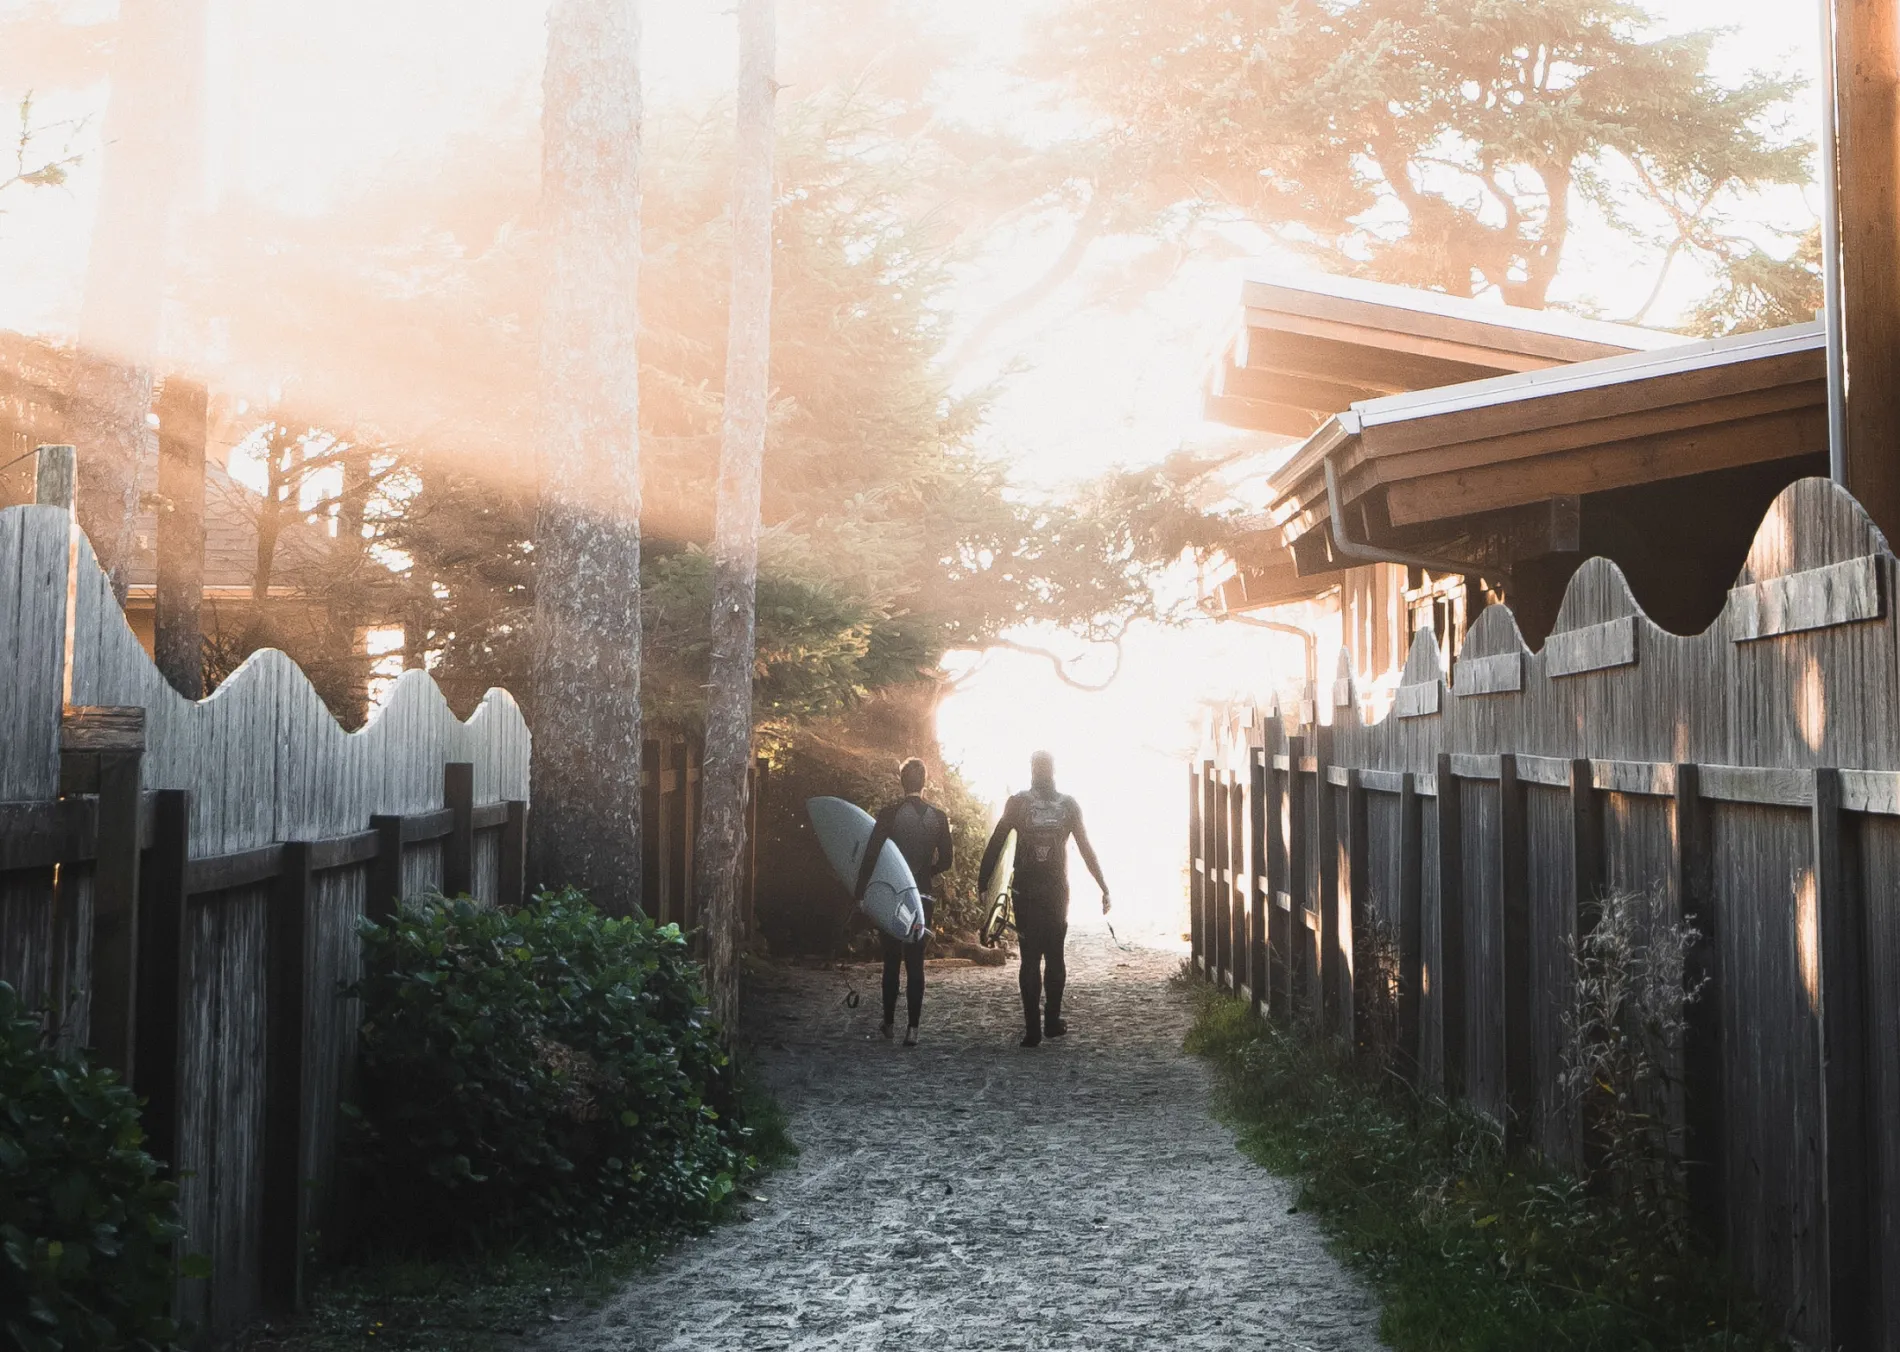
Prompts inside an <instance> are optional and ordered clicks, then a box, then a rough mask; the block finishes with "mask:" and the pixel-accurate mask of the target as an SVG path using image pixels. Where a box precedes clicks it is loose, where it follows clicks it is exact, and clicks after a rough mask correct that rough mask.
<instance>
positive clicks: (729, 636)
mask: <svg viewBox="0 0 1900 1352" xmlns="http://www.w3.org/2000/svg"><path fill="white" fill-rule="evenodd" d="M773 6H774V0H740V4H739V96H738V127H739V134H738V146H737V153H736V155H735V156H734V163H733V185H732V299H731V312H730V318H729V322H728V326H727V338H726V399H725V412H724V417H723V422H722V427H721V437H720V449H719V498H718V504H717V506H716V508H715V517H714V524H713V579H712V581H713V596H712V651H711V670H710V672H709V680H708V689H707V701H706V751H705V759H704V761H703V762H702V766H701V770H700V784H701V785H702V792H703V793H704V795H705V796H704V798H703V800H702V806H701V810H700V826H699V848H698V850H697V851H696V852H695V855H694V858H695V861H696V865H695V866H696V868H697V871H698V876H697V877H696V878H695V879H694V895H695V899H696V900H697V902H698V909H699V922H700V926H701V928H702V931H703V933H704V936H705V954H706V970H707V975H708V985H709V987H710V993H711V998H712V1001H713V1012H714V1014H715V1015H717V1016H719V1018H720V1020H721V1022H722V1023H723V1024H724V1025H725V1026H726V1027H728V1028H730V1027H732V1026H733V1018H734V1016H735V1015H736V1014H737V1012H738V1011H737V1002H738V970H737V963H736V953H735V941H736V940H737V938H738V934H739V926H740V920H741V918H740V915H739V878H740V861H741V859H742V858H743V856H744V853H745V848H746V830H745V809H746V771H747V768H748V767H749V766H750V764H751V761H752V674H753V672H752V669H753V664H754V662H755V660H756V652H755V648H756V638H755V634H756V624H757V610H758V604H757V597H758V587H759V488H760V481H761V478H762V477H763V474H764V464H765V423H766V415H767V402H768V396H769V393H770V389H769V380H770V374H771V360H770V358H771V348H772V149H773V138H774V135H775V122H776V116H775V114H776V103H777V97H778V82H777V80H776V78H775V76H774V56H775V49H776V47H777V41H776V35H775V32H774V19H775V15H774V13H773Z"/></svg>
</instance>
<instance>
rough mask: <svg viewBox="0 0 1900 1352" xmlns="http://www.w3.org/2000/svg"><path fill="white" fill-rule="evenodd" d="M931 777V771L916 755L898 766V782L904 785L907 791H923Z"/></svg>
mask: <svg viewBox="0 0 1900 1352" xmlns="http://www.w3.org/2000/svg"><path fill="white" fill-rule="evenodd" d="M929 778H930V771H929V770H928V769H927V768H926V767H925V765H924V763H923V762H922V761H920V760H918V759H917V758H916V757H915V756H912V757H911V758H910V759H909V760H907V761H905V762H904V763H903V764H902V765H900V766H898V767H897V782H898V783H899V784H902V785H903V786H904V792H905V793H921V792H922V791H923V787H924V781H925V780H927V779H929Z"/></svg>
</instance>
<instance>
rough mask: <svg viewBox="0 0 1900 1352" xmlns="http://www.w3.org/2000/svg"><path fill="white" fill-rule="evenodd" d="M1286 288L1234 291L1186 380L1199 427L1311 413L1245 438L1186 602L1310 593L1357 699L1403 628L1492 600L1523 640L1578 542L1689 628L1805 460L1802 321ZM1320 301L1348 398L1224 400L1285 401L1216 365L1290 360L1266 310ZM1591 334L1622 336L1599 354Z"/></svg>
mask: <svg viewBox="0 0 1900 1352" xmlns="http://www.w3.org/2000/svg"><path fill="white" fill-rule="evenodd" d="M1304 286H1305V284H1304V283H1302V286H1301V287H1300V288H1295V287H1289V286H1286V285H1271V286H1270V285H1267V284H1263V283H1249V284H1248V285H1247V288H1246V291H1245V293H1244V296H1243V299H1244V300H1245V301H1246V302H1247V303H1246V305H1245V307H1244V308H1245V312H1246V322H1247V336H1246V338H1245V340H1244V342H1243V341H1242V340H1239V339H1236V340H1234V341H1232V342H1230V343H1229V344H1228V345H1227V346H1226V348H1225V349H1224V351H1223V359H1222V361H1221V362H1220V363H1219V364H1218V366H1217V369H1216V371H1215V373H1214V374H1213V375H1212V376H1211V377H1210V379H1209V382H1208V395H1207V403H1208V410H1209V413H1210V415H1212V416H1215V417H1217V418H1222V419H1227V420H1231V421H1233V422H1235V423H1237V424H1241V425H1246V426H1251V427H1254V428H1257V429H1260V428H1265V427H1266V425H1267V424H1268V423H1269V422H1276V423H1277V424H1278V425H1279V426H1281V427H1292V426H1293V425H1294V420H1293V417H1294V414H1296V413H1297V414H1299V415H1301V416H1311V417H1313V418H1315V419H1316V421H1315V423H1314V426H1313V427H1312V429H1311V430H1310V431H1309V432H1308V433H1307V434H1306V435H1305V436H1304V438H1303V439H1302V440H1300V441H1299V442H1297V443H1295V444H1292V445H1280V446H1276V447H1263V448H1261V449H1260V450H1258V451H1256V452H1254V453H1253V462H1254V466H1255V474H1256V476H1257V479H1258V483H1257V484H1256V485H1254V487H1253V491H1252V493H1251V494H1250V495H1247V496H1250V498H1251V500H1253V501H1255V502H1258V503H1259V504H1260V511H1259V512H1258V514H1257V515H1256V516H1254V517H1253V518H1252V519H1251V521H1250V522H1249V523H1248V524H1249V525H1250V526H1251V527H1252V528H1251V529H1249V530H1247V531H1246V532H1245V534H1244V535H1242V536H1241V537H1240V538H1238V539H1237V540H1236V541H1235V543H1234V545H1233V547H1232V549H1231V551H1230V553H1231V557H1230V559H1229V563H1228V566H1227V568H1226V569H1225V570H1224V571H1223V572H1222V573H1219V574H1217V575H1216V576H1215V586H1214V587H1212V588H1211V589H1210V591H1209V595H1208V597H1207V602H1208V605H1209V608H1210V609H1212V610H1214V611H1216V612H1217V613H1222V614H1228V615H1235V614H1249V613H1261V612H1266V611H1271V610H1274V609H1276V608H1279V607H1283V606H1286V605H1289V604H1292V603H1296V602H1310V601H1312V600H1313V599H1315V598H1323V599H1325V600H1326V601H1327V602H1328V603H1330V604H1331V605H1334V606H1336V607H1337V609H1338V610H1339V612H1340V618H1341V626H1342V630H1343V636H1344V640H1345V647H1346V650H1347V652H1348V654H1349V656H1350V662H1351V666H1352V670H1353V673H1354V676H1355V680H1356V684H1357V688H1358V689H1359V690H1360V691H1361V692H1362V694H1363V695H1365V696H1366V698H1367V701H1368V703H1370V704H1372V705H1374V706H1378V705H1379V704H1380V703H1381V701H1382V700H1383V699H1384V698H1386V697H1389V694H1390V692H1391V690H1392V689H1394V688H1395V687H1396V685H1397V682H1398V672H1399V668H1400V667H1401V666H1402V665H1403V663H1404V661H1405V656H1406V653H1407V651H1408V650H1409V648H1410V645H1411V641H1412V638H1413V636H1414V635H1415V634H1417V633H1418V632H1419V631H1421V630H1424V629H1428V628H1429V629H1430V630H1431V631H1432V633H1433V634H1434V635H1435V636H1437V639H1438V642H1439V644H1440V646H1441V649H1442V651H1443V656H1444V659H1445V661H1446V663H1447V664H1449V661H1450V659H1451V657H1452V656H1453V655H1454V654H1455V652H1456V651H1457V648H1458V647H1459V645H1460V644H1461V643H1462V641H1463V636H1464V633H1465V631H1466V630H1467V628H1468V627H1469V625H1470V623H1471V622H1472V620H1474V619H1475V618H1476V615H1477V613H1478V612H1479V611H1480V610H1482V609H1483V607H1484V606H1485V605H1487V604H1489V603H1490V602H1492V601H1496V600H1508V601H1509V602H1510V604H1511V607H1512V610H1513V612H1514V613H1515V614H1516V616H1517V618H1518V623H1519V625H1520V626H1521V628H1522V629H1523V631H1524V634H1525V637H1526V639H1527V640H1528V641H1530V642H1531V643H1532V644H1536V643H1539V642H1541V641H1542V638H1543V635H1544V634H1545V633H1547V632H1548V631H1549V629H1550V626H1551V624H1552V622H1553V621H1554V620H1555V618H1556V609H1557V606H1558V604H1559V602H1560V601H1561V600H1562V597H1563V591H1564V586H1565V584H1566V583H1567V582H1568V581H1569V579H1570V577H1571V575H1572V574H1573V573H1574V572H1575V571H1576V570H1577V568H1578V567H1580V566H1581V565H1582V563H1583V561H1584V560H1585V559H1587V558H1589V557H1591V556H1592V555H1597V554H1601V555H1604V556H1606V557H1608V558H1610V559H1613V560H1614V561H1615V562H1617V563H1618V564H1619V565H1621V566H1622V568H1623V569H1624V572H1625V574H1626V575H1627V576H1628V577H1629V579H1630V582H1631V585H1632V587H1633V588H1634V589H1635V592H1636V594H1637V596H1638V598H1639V599H1640V600H1641V601H1642V604H1643V606H1644V608H1645V610H1646V611H1647V612H1648V613H1649V614H1650V615H1651V616H1652V617H1654V618H1655V619H1656V621H1657V622H1658V623H1660V624H1662V625H1664V626H1665V627H1668V628H1671V629H1673V630H1675V631H1677V632H1680V633H1695V632H1699V631H1700V630H1701V629H1702V628H1704V627H1705V626H1706V625H1708V624H1709V623H1710V622H1711V621H1712V620H1713V619H1714V618H1715V617H1716V615H1717V614H1719V612H1720V610H1721V607H1722V604H1723V602H1724V600H1725V598H1726V595H1727V588H1728V585H1729V583H1730V581H1731V580H1732V579H1733V577H1734V575H1735V571H1736V569H1737V568H1738V567H1739V566H1740V563H1741V560H1742V558H1743V556H1744V555H1745V554H1746V553H1747V550H1748V545H1749V542H1750V539H1751V538H1752V535H1753V531H1754V527H1755V525H1756V524H1757V523H1758V522H1759V521H1760V519H1761V516H1762V513H1763V511H1764V510H1765V509H1766V508H1767V506H1768V504H1769V503H1770V502H1771V501H1772V500H1773V499H1774V496H1775V495H1776V493H1778V492H1779V491H1780V490H1781V489H1783V488H1785V487H1786V486H1787V485H1789V484H1790V483H1793V482H1794V481H1795V480H1796V479H1799V478H1803V477H1807V476H1810V475H1816V474H1820V475H1825V474H1826V472H1827V409H1826V404H1827V372H1826V351H1825V338H1824V334H1823V331H1822V326H1821V325H1819V324H1818V323H1816V324H1804V325H1797V326H1793V327H1790V328H1784V329H1777V330H1773V331H1770V332H1766V333H1757V334H1745V335H1739V336H1736V337H1732V338H1724V339H1719V340H1715V341H1711V342H1702V343H1694V342H1688V341H1686V340H1684V339H1682V338H1681V337H1680V336H1678V335H1673V334H1656V333H1647V332H1644V331H1642V330H1632V329H1627V328H1623V327H1619V326H1614V325H1605V324H1594V323H1589V322H1588V321H1579V320H1575V319H1569V318H1565V317H1560V316H1553V315H1550V314H1548V313H1535V312H1520V311H1512V310H1510V309H1508V307H1503V306H1483V305H1479V304H1477V303H1475V302H1470V301H1459V300H1454V299H1452V298H1448V297H1443V296H1436V295H1431V296H1422V297H1418V298H1416V299H1415V300H1413V303H1412V304H1409V305H1408V304H1399V303H1398V302H1397V301H1396V300H1392V301H1388V302H1386V303H1384V304H1382V305H1375V304H1373V303H1372V300H1371V299H1370V297H1371V296H1372V295H1373V294H1375V293H1385V292H1391V291H1393V290H1396V288H1373V287H1371V286H1369V285H1368V284H1364V283H1357V284H1354V285H1353V287H1352V288H1351V290H1352V291H1353V293H1354V295H1353V296H1352V297H1351V298H1350V299H1342V297H1341V296H1340V295H1338V294H1335V293H1336V292H1341V291H1344V290H1345V288H1341V287H1339V286H1338V284H1337V283H1334V282H1328V283H1326V284H1325V289H1324V290H1320V291H1316V292H1315V293H1314V294H1313V296H1312V298H1309V297H1308V295H1307V293H1306V292H1305V291H1304V290H1303V288H1304ZM1402 294H1403V295H1405V296H1406V297H1408V298H1410V297H1411V294H1412V293H1402ZM1268 300H1271V301H1272V302H1273V303H1274V304H1276V305H1279V306H1280V307H1282V308H1281V310H1277V311H1276V310H1269V309H1267V308H1266V306H1265V305H1264V304H1262V302H1265V301H1268ZM1286 311H1292V312H1293V313H1292V314H1291V315H1290V316H1289V315H1288V314H1286V313H1285V312H1286ZM1320 311H1325V312H1327V313H1328V314H1329V315H1331V316H1335V317H1333V318H1328V319H1327V321H1326V322H1328V323H1333V324H1340V323H1343V322H1344V321H1343V319H1341V318H1337V316H1343V315H1346V314H1357V315H1358V316H1359V333H1360V337H1359V338H1358V340H1357V341H1358V342H1359V343H1360V344H1361V345H1362V346H1361V347H1360V348H1359V349H1358V350H1356V351H1352V352H1336V353H1335V354H1334V358H1335V359H1336V360H1338V361H1339V362H1340V363H1341V365H1340V367H1339V369H1340V370H1343V371H1353V372H1356V373H1358V374H1356V375H1355V377H1354V378H1355V380H1357V381H1358V382H1359V383H1358V385H1356V386H1354V387H1353V391H1352V392H1355V393H1359V394H1361V395H1363V396H1364V397H1360V398H1355V399H1353V400H1351V401H1350V402H1347V403H1344V404H1341V405H1340V406H1339V407H1338V408H1337V409H1335V410H1334V411H1332V412H1331V413H1329V414H1323V415H1322V414H1319V413H1318V412H1317V410H1316V409H1296V408H1294V407H1293V406H1292V405H1291V404H1286V403H1271V402H1269V403H1267V404H1266V406H1264V407H1253V406H1251V405H1250V404H1248V403H1247V402H1245V401H1244V400H1238V396H1237V395H1236V393H1235V391H1237V390H1239V389H1242V388H1245V389H1249V390H1252V391H1254V392H1255V393H1256V394H1257V395H1259V396H1260V397H1261V398H1263V399H1264V398H1266V396H1267V395H1268V394H1269V393H1270V392H1271V393H1273V394H1275V395H1276V396H1277V397H1280V398H1286V397H1289V396H1290V395H1291V394H1292V387H1290V386H1287V385H1285V384H1276V383H1274V382H1273V381H1271V380H1261V379H1256V378H1254V377H1252V376H1246V377H1242V378H1240V379H1238V380H1237V379H1236V374H1235V373H1236V372H1239V371H1241V370H1243V369H1245V370H1248V371H1252V370H1254V369H1256V364H1257V363H1260V362H1262V361H1265V362H1269V363H1271V362H1281V363H1283V364H1292V362H1293V360H1296V358H1287V357H1283V356H1280V355H1277V354H1280V353H1284V352H1297V351H1299V350H1300V345H1301V344H1305V343H1308V342H1311V341H1315V339H1314V337H1313V335H1311V334H1309V333H1306V332H1301V333H1297V334H1295V335H1294V336H1293V337H1292V338H1286V337H1284V336H1282V335H1283V333H1284V330H1282V329H1279V328H1275V327H1273V325H1276V324H1296V325H1301V326H1305V327H1307V328H1310V327H1311V326H1312V321H1313V320H1314V319H1315V318H1316V317H1317V312H1320ZM1480 313H1481V314H1482V316H1483V317H1479V314H1480ZM1381 322H1384V323H1391V324H1393V325H1395V326H1396V327H1395V328H1394V330H1393V331H1391V332H1390V333H1385V332H1383V331H1381V330H1378V329H1377V328H1376V327H1375V325H1376V324H1378V323H1381ZM1424 329H1430V330H1431V332H1430V333H1429V334H1427V333H1421V332H1420V330H1424ZM1613 338H1618V339H1620V340H1621V341H1622V343H1623V347H1622V350H1620V351H1610V352H1607V353H1606V352H1604V349H1605V348H1607V347H1609V346H1610V343H1611V340H1612V339H1613ZM1326 341H1335V342H1338V341H1343V338H1342V337H1333V338H1329V339H1327V340H1326ZM1427 348H1429V349H1430V351H1429V352H1427V351H1426V349H1427ZM1592 348H1594V349H1595V352H1596V355H1590V356H1585V355H1583V354H1584V353H1586V352H1588V351H1590V350H1591V349H1592ZM1454 353H1455V355H1454ZM1480 353H1485V354H1488V355H1485V356H1484V357H1483V360H1485V361H1488V362H1490V363H1492V370H1491V372H1490V373H1487V374H1486V375H1485V376H1484V377H1483V378H1477V379H1472V378H1460V379H1456V380H1455V381H1454V382H1452V383H1447V384H1442V385H1439V386H1437V387H1420V388H1414V389H1410V390H1405V391H1400V392H1393V391H1390V390H1389V389H1387V388H1385V387H1389V386H1390V385H1392V384H1394V383H1397V382H1398V381H1399V380H1400V379H1401V378H1402V377H1403V376H1404V375H1406V374H1407V373H1410V374H1411V375H1413V376H1415V377H1417V378H1420V379H1423V378H1424V377H1425V376H1426V375H1427V366H1426V363H1428V362H1432V361H1437V362H1440V363H1442V364H1443V366H1442V368H1441V369H1452V368H1454V367H1455V368H1456V369H1458V370H1460V371H1463V372H1469V371H1470V370H1471V369H1473V367H1474V366H1475V364H1476V360H1477V358H1478V354H1480ZM1566 354H1567V355H1566ZM1241 362H1244V363H1245V366H1244V367H1243V366H1241V365H1239V364H1238V363H1241ZM1512 362H1514V363H1516V366H1515V369H1511V370H1508V371H1507V372H1505V373H1502V374H1499V373H1496V372H1497V368H1499V367H1504V366H1505V365H1506V364H1507V363H1512ZM1375 386H1376V387H1378V388H1374V387H1375ZM1308 392H1310V393H1315V394H1317V393H1320V392H1319V391H1312V390H1308ZM1237 400H1238V401H1237ZM1315 402H1316V401H1315Z"/></svg>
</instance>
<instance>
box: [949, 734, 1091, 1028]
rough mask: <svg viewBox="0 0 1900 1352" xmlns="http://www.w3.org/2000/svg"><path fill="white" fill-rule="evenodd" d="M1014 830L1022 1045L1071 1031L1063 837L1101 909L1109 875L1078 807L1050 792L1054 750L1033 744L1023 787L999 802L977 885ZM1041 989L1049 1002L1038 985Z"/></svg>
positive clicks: (982, 884) (983, 884) (985, 880)
mask: <svg viewBox="0 0 1900 1352" xmlns="http://www.w3.org/2000/svg"><path fill="white" fill-rule="evenodd" d="M1011 831H1014V832H1015V833H1016V874H1015V879H1014V883H1013V889H1012V890H1013V891H1014V894H1015V905H1016V937H1017V939H1018V941H1019V942H1020V944H1021V946H1022V970H1021V972H1020V973H1019V975H1018V979H1017V984H1018V985H1020V986H1021V988H1022V995H1023V1046H1025V1047H1034V1046H1037V1045H1038V1044H1040V1043H1041V1042H1042V1039H1043V1036H1044V1034H1047V1035H1048V1036H1049V1037H1061V1036H1062V1035H1063V1034H1064V1033H1066V1032H1068V1031H1069V1026H1068V1025H1067V1024H1066V1023H1064V1022H1063V1021H1062V987H1063V984H1064V983H1065V981H1066V980H1067V978H1068V968H1067V965H1066V964H1065V963H1064V961H1063V957H1062V945H1063V942H1064V940H1066V939H1067V938H1068V934H1069V837H1071V836H1074V837H1075V848H1076V849H1077V850H1079V851H1081V854H1082V862H1083V863H1084V864H1086V865H1087V866H1088V870H1089V873H1090V874H1091V875H1093V876H1094V878H1095V884H1096V886H1098V887H1100V888H1101V889H1102V914H1103V915H1107V914H1108V909H1109V906H1108V882H1107V880H1105V879H1104V878H1103V877H1102V866H1101V863H1100V862H1099V861H1098V860H1097V859H1096V858H1095V848H1094V846H1092V845H1090V844H1089V836H1088V832H1087V831H1085V830H1083V829H1082V809H1081V807H1080V806H1078V805H1077V803H1076V801H1075V799H1073V798H1071V797H1069V796H1068V795H1067V794H1063V793H1057V792H1056V762H1055V757H1053V756H1051V755H1050V754H1049V753H1048V752H1047V751H1038V752H1037V753H1036V754H1035V755H1033V756H1031V757H1030V758H1029V791H1028V792H1027V793H1019V794H1015V795H1013V796H1012V797H1011V798H1010V800H1009V802H1008V803H1006V804H1004V806H1003V815H1002V818H1001V819H1000V820H999V821H998V822H997V823H996V829H995V830H994V831H992V832H991V833H990V843H989V845H988V847H987V848H985V849H984V851H983V867H982V871H981V873H980V875H979V881H978V884H977V886H978V887H979V889H987V888H988V887H989V884H990V874H991V873H993V872H995V870H996V865H997V861H998V860H1000V859H1001V858H1002V854H1003V842H1004V841H1005V840H1007V839H1008V838H1009V833H1010V832H1011ZM1045 990H1046V991H1047V1004H1046V1007H1045V1004H1044V992H1045Z"/></svg>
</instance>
